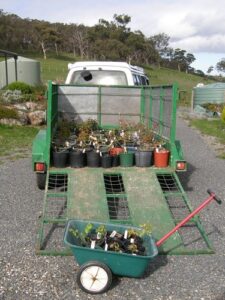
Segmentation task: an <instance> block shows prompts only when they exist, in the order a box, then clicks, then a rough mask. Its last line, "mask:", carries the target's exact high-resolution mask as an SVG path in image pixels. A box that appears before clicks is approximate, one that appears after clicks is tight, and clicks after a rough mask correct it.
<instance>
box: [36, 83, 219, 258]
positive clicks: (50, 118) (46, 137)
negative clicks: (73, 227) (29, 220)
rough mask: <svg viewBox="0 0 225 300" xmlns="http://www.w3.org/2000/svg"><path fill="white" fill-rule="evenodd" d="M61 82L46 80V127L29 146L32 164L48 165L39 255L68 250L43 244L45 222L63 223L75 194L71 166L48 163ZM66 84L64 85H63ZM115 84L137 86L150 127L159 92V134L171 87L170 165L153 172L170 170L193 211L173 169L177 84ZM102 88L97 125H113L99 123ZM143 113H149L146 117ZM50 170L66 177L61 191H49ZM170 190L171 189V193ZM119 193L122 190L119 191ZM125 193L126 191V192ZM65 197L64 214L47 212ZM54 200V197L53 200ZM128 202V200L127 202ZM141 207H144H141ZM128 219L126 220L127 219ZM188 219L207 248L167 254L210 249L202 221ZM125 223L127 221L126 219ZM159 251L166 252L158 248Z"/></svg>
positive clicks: (178, 152) (177, 148)
mask: <svg viewBox="0 0 225 300" xmlns="http://www.w3.org/2000/svg"><path fill="white" fill-rule="evenodd" d="M60 86H64V85H57V84H53V83H52V82H49V85H48V108H47V129H46V130H44V131H43V130H42V131H41V132H39V133H38V135H37V136H36V138H35V140H34V142H33V149H32V162H33V165H34V164H35V162H37V161H41V162H45V163H46V165H47V184H46V190H45V198H44V206H43V214H42V217H41V219H40V226H39V231H38V237H37V247H36V252H37V253H38V254H41V255H70V254H71V252H70V251H69V250H68V249H66V248H62V249H60V250H57V249H54V248H51V249H43V248H42V246H43V244H44V243H45V239H46V236H45V226H46V225H50V226H52V227H53V228H54V226H57V225H60V224H61V225H62V226H65V224H66V222H67V220H68V219H69V218H70V214H68V212H70V211H71V209H72V203H71V201H72V199H73V198H74V195H73V193H74V191H73V189H72V183H71V178H72V176H71V175H72V174H73V170H72V169H70V168H67V169H61V170H59V169H54V168H51V167H50V148H51V140H52V137H53V136H54V133H55V130H56V126H57V118H58V89H59V87H60ZM65 86H67V85H65ZM115 88H119V89H123V88H126V89H127V90H130V89H139V90H140V111H139V112H138V116H139V117H140V121H141V122H146V123H147V124H149V127H150V128H153V129H155V128H154V126H155V119H154V117H155V116H154V115H153V106H154V105H155V103H154V101H155V94H154V93H155V92H156V91H158V92H159V98H158V99H157V101H159V102H158V103H157V105H159V119H158V120H157V123H158V125H159V131H158V132H157V133H158V134H159V135H160V134H161V135H162V134H163V131H164V122H165V120H163V118H164V111H165V106H164V105H166V104H165V103H166V101H165V97H166V93H165V91H166V90H168V89H170V90H171V115H170V116H168V121H169V124H170V127H169V130H170V132H169V136H168V137H164V138H165V140H166V141H167V142H166V146H167V147H168V149H169V150H170V152H171V155H170V167H169V168H166V169H162V170H160V171H159V170H158V169H155V173H156V174H160V173H167V174H173V176H174V178H175V180H176V182H177V185H178V186H179V191H177V192H176V193H177V195H179V196H180V197H181V201H182V202H183V203H184V204H185V205H186V206H187V207H188V209H189V211H192V208H191V205H190V203H189V201H188V198H187V196H186V194H185V192H184V190H183V188H182V186H181V184H180V182H179V179H178V177H177V175H176V173H175V165H176V161H178V160H179V161H180V160H183V151H182V147H181V144H180V142H179V141H177V140H176V107H177V100H178V86H177V85H176V84H174V85H164V86H150V87H146V86H141V87H127V86H126V87H123V86H117V87H115ZM146 92H148V93H149V94H148V95H149V96H148V97H146V94H145V93H146ZM103 94H104V93H103V88H102V87H101V86H98V92H97V94H95V95H96V96H97V107H98V111H97V121H98V123H99V125H100V126H102V127H104V128H113V127H114V126H113V125H111V124H103V123H102V101H103V100H102V96H103ZM146 101H149V103H148V105H149V106H147V107H149V111H148V112H146V111H145V107H146ZM124 115H127V116H129V114H124ZM146 115H147V116H148V118H147V120H146ZM52 174H59V175H60V174H61V175H63V174H65V175H66V176H67V177H68V182H67V190H66V191H64V192H61V191H51V190H48V184H49V180H50V176H51V175H52ZM176 193H174V192H173V195H175V196H176ZM170 194H171V193H170ZM120 195H121V194H120ZM113 196H115V194H114V195H107V193H105V198H106V197H113ZM125 196H126V194H125ZM167 196H168V192H163V197H164V198H165V202H166V197H167ZM62 197H64V198H65V199H66V200H65V201H66V206H67V210H66V213H65V215H63V216H60V217H59V216H58V215H57V214H56V215H53V216H48V205H49V203H50V202H51V199H60V198H62ZM56 202H57V201H56ZM128 205H129V202H128ZM143 209H144V208H143ZM171 219H172V220H173V221H174V224H177V223H178V222H179V220H178V219H173V217H172V215H171ZM128 221H129V220H127V222H128ZM191 222H193V223H194V224H195V225H196V226H197V228H198V230H199V232H200V233H201V236H202V238H203V239H204V241H205V244H206V249H200V250H190V249H188V250H187V249H185V248H184V247H181V248H179V249H174V250H172V251H170V252H169V253H167V254H202V253H212V252H213V250H212V246H211V244H210V242H209V239H208V237H207V235H206V233H205V231H204V229H203V227H202V225H201V222H200V220H199V218H198V217H195V218H194V219H193V220H192V221H191ZM119 223H123V220H119ZM125 223H126V222H125ZM130 223H132V219H130ZM161 254H165V253H163V252H161Z"/></svg>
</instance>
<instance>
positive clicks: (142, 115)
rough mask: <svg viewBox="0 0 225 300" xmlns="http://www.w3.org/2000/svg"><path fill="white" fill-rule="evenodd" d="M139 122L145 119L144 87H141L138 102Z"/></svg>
mask: <svg viewBox="0 0 225 300" xmlns="http://www.w3.org/2000/svg"><path fill="white" fill-rule="evenodd" d="M140 104H141V105H140V122H141V123H143V122H144V119H145V95H144V88H143V87H142V88H141V103H140Z"/></svg>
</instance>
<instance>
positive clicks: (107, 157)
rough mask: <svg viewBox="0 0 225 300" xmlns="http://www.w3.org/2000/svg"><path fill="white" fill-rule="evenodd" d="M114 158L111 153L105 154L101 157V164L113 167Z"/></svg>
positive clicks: (105, 166) (104, 166)
mask: <svg viewBox="0 0 225 300" xmlns="http://www.w3.org/2000/svg"><path fill="white" fill-rule="evenodd" d="M112 159H113V157H112V156H110V155H109V154H103V155H102V157H101V165H102V167H103V168H111V167H112Z"/></svg>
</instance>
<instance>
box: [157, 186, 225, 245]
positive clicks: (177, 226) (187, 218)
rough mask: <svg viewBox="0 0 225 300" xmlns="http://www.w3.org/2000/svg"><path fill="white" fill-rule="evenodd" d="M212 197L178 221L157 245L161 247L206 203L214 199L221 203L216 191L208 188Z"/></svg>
mask: <svg viewBox="0 0 225 300" xmlns="http://www.w3.org/2000/svg"><path fill="white" fill-rule="evenodd" d="M207 192H208V193H209V195H210V197H208V198H207V199H205V200H204V201H203V202H202V204H200V205H199V206H198V207H197V208H196V209H195V210H194V211H192V212H191V213H190V214H189V215H188V216H187V217H186V218H184V219H183V220H182V221H181V222H180V223H178V224H177V225H176V226H175V227H174V228H173V229H172V230H170V231H169V232H168V233H167V234H165V235H164V236H163V237H162V238H161V239H160V240H158V241H157V242H156V246H157V247H159V246H160V245H161V244H162V243H164V242H165V241H166V240H167V239H168V238H169V237H170V236H171V235H172V234H174V233H175V232H176V231H177V230H178V229H179V228H180V227H182V226H183V225H185V224H186V223H187V222H188V221H189V220H190V219H191V218H193V217H194V216H195V215H197V214H198V213H199V212H200V211H201V210H202V209H203V208H204V207H206V205H208V204H209V203H210V202H212V201H213V200H216V201H217V203H219V204H221V202H222V201H221V199H219V198H218V197H217V196H216V194H215V193H213V192H212V191H211V190H210V189H208V190H207Z"/></svg>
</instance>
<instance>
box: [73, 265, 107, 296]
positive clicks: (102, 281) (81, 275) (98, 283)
mask: <svg viewBox="0 0 225 300" xmlns="http://www.w3.org/2000/svg"><path fill="white" fill-rule="evenodd" d="M77 284H78V285H79V287H80V288H81V289H82V290H83V291H84V292H86V293H89V294H101V293H104V292H106V291H107V290H108V289H109V288H110V286H111V284H112V272H111V270H110V269H109V267H107V266H106V265H105V264H103V263H101V262H98V261H89V262H87V263H85V264H83V265H82V266H81V267H80V269H79V271H78V274H77Z"/></svg>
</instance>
